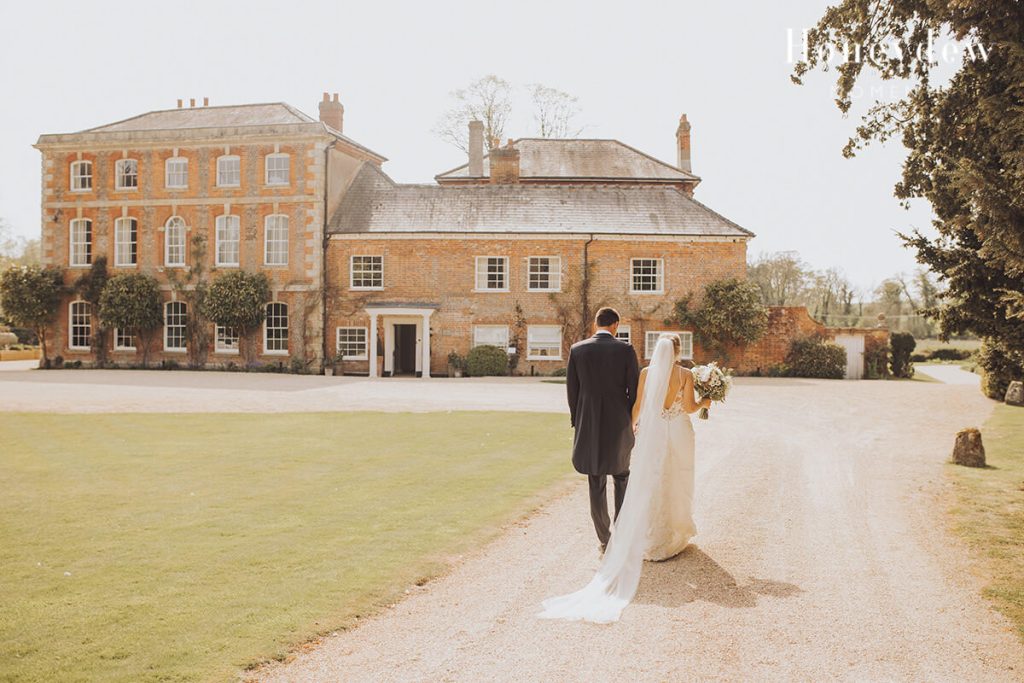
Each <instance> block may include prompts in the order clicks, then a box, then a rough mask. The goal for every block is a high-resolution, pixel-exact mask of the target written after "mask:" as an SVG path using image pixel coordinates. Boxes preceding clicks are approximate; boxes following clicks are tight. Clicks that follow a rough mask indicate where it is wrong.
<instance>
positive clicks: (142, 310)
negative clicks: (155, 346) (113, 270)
mask: <svg viewBox="0 0 1024 683" xmlns="http://www.w3.org/2000/svg"><path fill="white" fill-rule="evenodd" d="M99 317H100V320H101V321H102V322H103V325H104V326H105V327H107V328H112V327H116V328H117V329H119V330H121V331H122V332H125V333H127V334H132V335H135V338H136V339H137V343H138V344H139V345H140V346H141V348H142V365H143V366H144V367H145V366H148V365H149V350H150V347H151V345H152V341H153V333H154V332H155V331H156V330H158V329H159V328H160V326H161V325H162V324H163V311H162V304H161V297H160V285H159V283H158V282H157V281H156V278H154V277H153V276H151V275H145V274H143V273H130V274H127V275H115V276H114V277H112V278H110V279H109V280H107V284H106V285H105V286H104V287H103V293H102V294H101V295H100V305H99Z"/></svg>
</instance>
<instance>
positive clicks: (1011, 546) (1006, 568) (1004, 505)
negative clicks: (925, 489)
mask: <svg viewBox="0 0 1024 683" xmlns="http://www.w3.org/2000/svg"><path fill="white" fill-rule="evenodd" d="M981 435H982V439H983V441H984V444H985V457H986V461H987V462H988V464H989V466H990V467H988V468H985V469H974V468H970V467H958V466H956V465H949V469H950V472H951V473H952V476H953V479H954V481H955V482H956V484H957V493H958V496H957V498H958V504H957V506H956V507H955V508H954V510H953V514H954V520H955V521H954V523H955V526H956V530H957V531H958V532H959V533H960V534H962V535H963V536H964V538H966V539H967V541H968V543H970V545H971V547H972V548H973V549H974V550H975V551H976V552H977V553H978V554H979V555H980V556H981V557H982V558H983V561H984V563H985V565H986V568H987V574H988V576H989V577H990V578H991V581H990V583H989V585H988V586H987V587H986V589H985V595H986V597H988V598H990V599H991V600H992V601H993V602H994V604H995V606H996V607H997V608H998V609H999V610H1000V611H1002V612H1003V613H1004V614H1006V615H1007V616H1008V617H1009V618H1010V619H1011V620H1012V621H1013V622H1014V623H1015V624H1016V625H1017V629H1018V633H1019V634H1020V636H1021V638H1022V639H1024V561H1022V559H1021V558H1022V557H1024V408H1018V407H1013V406H1007V405H1005V404H1000V405H997V406H996V409H995V412H994V413H993V414H992V417H991V418H989V420H988V421H987V422H986V423H985V425H984V426H983V427H982V428H981Z"/></svg>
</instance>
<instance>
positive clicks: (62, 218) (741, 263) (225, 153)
mask: <svg viewBox="0 0 1024 683" xmlns="http://www.w3.org/2000/svg"><path fill="white" fill-rule="evenodd" d="M343 117H344V108H343V106H342V104H341V103H340V102H339V100H338V96H337V94H334V96H333V97H330V96H328V94H327V93H324V97H323V100H322V101H321V102H320V104H319V119H313V118H312V117H309V116H307V115H306V114H303V113H302V112H301V111H298V110H297V109H295V108H293V107H291V106H289V105H287V104H283V103H274V104H252V105H240V106H207V104H206V103H205V101H204V103H203V104H202V105H200V106H196V105H195V101H194V100H193V101H192V102H191V103H190V105H189V106H183V103H182V101H180V100H179V101H178V107H177V108H175V109H170V110H164V111H153V112H149V113H147V114H142V115H140V116H136V117H134V118H130V119H125V120H123V121H119V122H116V123H112V124H108V125H105V126H100V127H97V128H91V129H88V130H85V131H82V132H78V133H69V134H54V135H43V136H41V137H40V138H39V140H38V142H37V144H36V145H35V146H36V148H37V149H39V150H40V152H41V153H42V164H43V187H42V249H43V261H44V263H45V264H47V265H52V266H57V267H60V268H62V269H63V270H64V271H65V273H66V282H67V283H68V284H70V283H72V282H73V281H74V280H75V279H76V278H77V277H78V276H79V275H80V274H81V273H82V272H83V271H85V270H87V269H89V268H90V267H91V264H92V263H93V261H94V260H95V259H96V258H98V257H99V256H106V258H107V260H108V266H109V272H110V274H111V275H116V274H119V273H131V272H144V273H149V274H152V275H154V276H155V277H156V278H157V279H158V281H159V282H160V284H161V288H162V290H163V292H164V296H165V302H164V325H163V329H162V331H161V333H160V334H159V335H157V341H156V343H155V344H154V345H153V348H152V349H151V352H150V358H151V359H155V360H172V359H173V360H177V361H178V362H179V363H182V364H184V362H185V358H186V357H187V352H188V348H187V346H188V335H187V333H186V321H187V320H188V316H189V314H190V311H189V310H188V303H187V301H185V300H182V299H183V297H182V296H181V295H180V292H182V291H183V290H182V287H181V285H180V284H179V285H177V286H175V285H174V282H175V281H176V280H180V277H181V276H182V275H184V274H185V273H186V271H187V270H188V268H189V266H190V265H192V264H193V263H194V262H195V258H196V256H197V255H198V254H193V253H192V252H193V248H194V244H196V241H195V239H194V238H195V236H196V235H202V236H204V237H205V242H206V245H207V248H206V250H205V256H204V258H205V260H206V264H205V265H206V266H207V268H208V269H209V277H210V278H216V277H217V275H218V274H220V273H223V272H227V271H232V270H237V269H242V270H246V271H250V272H256V271H260V272H264V273H266V274H267V276H268V277H269V278H270V281H271V287H272V297H271V300H270V301H268V302H267V310H266V313H267V316H266V322H265V323H264V325H263V329H262V335H261V339H259V340H258V342H257V343H258V345H259V349H258V353H257V358H258V359H259V360H260V361H261V362H264V363H278V362H285V363H286V364H287V363H289V362H291V360H292V359H299V360H301V361H302V362H304V363H306V364H307V366H308V367H310V368H312V369H314V370H319V369H320V367H321V366H323V365H329V364H332V363H333V364H334V365H337V364H338V363H340V364H341V369H342V370H344V371H345V372H351V373H362V374H368V375H369V376H371V377H373V376H378V375H384V376H392V375H414V374H415V375H417V376H430V375H431V374H434V375H440V374H446V373H447V372H448V356H449V354H450V353H451V352H455V353H458V354H460V355H463V356H464V355H465V354H467V353H468V352H469V350H470V349H471V348H472V347H473V346H476V345H480V344H493V345H496V346H499V347H502V348H506V349H508V350H509V351H510V352H514V353H515V354H516V355H515V357H516V359H517V365H516V372H517V373H519V374H534V373H536V374H549V373H551V372H552V371H554V370H556V369H558V368H561V367H563V366H564V365H565V362H566V359H567V349H568V347H569V346H570V345H571V344H572V343H573V342H575V341H577V339H578V338H580V337H581V335H583V334H585V332H584V330H585V328H586V326H587V323H589V321H586V320H583V319H582V311H592V310H595V309H596V307H598V306H601V305H610V306H614V307H615V308H617V309H618V310H619V312H620V313H621V314H622V316H623V321H622V324H621V326H620V331H619V335H620V336H621V337H622V338H623V339H625V340H627V341H629V342H631V343H632V344H633V345H634V347H635V348H636V349H637V352H638V354H639V355H640V356H641V358H643V357H645V356H649V354H650V352H651V349H652V346H653V340H655V339H656V338H657V334H658V333H659V332H661V331H663V330H665V329H666V325H665V322H664V321H665V319H666V317H667V316H668V315H669V314H670V313H671V311H672V307H673V304H674V302H675V301H676V300H677V299H679V298H680V297H681V296H683V295H685V294H687V293H690V292H693V293H695V294H698V295H699V293H700V292H701V291H702V290H703V287H704V285H705V284H707V283H709V282H711V281H713V280H717V279H721V278H726V277H740V278H742V277H744V276H745V273H746V243H747V240H749V239H751V237H753V233H751V232H749V231H748V230H745V229H743V228H741V227H740V226H738V225H736V224H735V223H733V222H731V221H729V220H727V219H726V218H723V217H722V216H720V215H719V214H717V213H715V212H714V211H712V210H711V209H709V208H708V207H706V206H704V205H703V204H701V203H700V202H698V201H696V200H695V199H694V198H693V194H694V189H695V187H696V186H697V184H698V183H699V182H700V178H699V177H698V176H696V175H694V174H693V173H692V171H691V167H690V124H689V123H688V122H687V120H686V116H685V115H684V116H683V117H681V119H680V122H679V127H678V130H677V132H676V142H677V149H678V158H677V160H676V164H675V165H673V164H670V163H666V162H664V161H660V160H658V159H655V158H653V157H651V156H649V155H647V154H644V153H643V152H641V151H639V150H637V149H634V148H632V147H630V146H629V145H626V144H624V143H622V142H619V141H618V140H597V139H570V140H554V139H536V138H522V139H518V140H509V141H508V142H507V143H506V144H505V145H496V146H494V148H493V149H492V150H491V151H490V152H487V151H486V149H485V145H484V139H483V127H482V125H481V124H480V123H479V122H472V123H470V125H469V131H468V133H469V154H468V159H467V163H465V164H463V165H462V166H459V167H458V168H455V169H452V170H450V171H446V172H443V173H440V174H439V175H437V176H436V177H435V179H434V180H435V181H436V182H435V183H431V184H401V183H396V182H395V181H393V180H392V179H391V178H389V177H388V175H387V174H386V173H385V172H384V170H383V169H382V164H383V163H384V162H385V161H386V159H385V157H384V156H382V155H381V154H379V153H377V152H375V151H373V150H370V149H368V148H367V147H365V146H363V145H361V144H359V143H357V142H355V141H354V140H352V139H351V138H349V137H347V136H346V135H345V134H344V133H343ZM96 324H97V321H96V317H95V315H94V311H92V310H91V309H90V305H89V303H87V302H85V301H82V300H79V299H77V298H75V297H71V298H70V299H68V300H67V301H65V302H64V304H63V309H62V313H61V314H60V315H59V316H58V318H57V323H56V325H55V327H56V329H55V335H54V336H53V339H54V340H55V346H54V349H53V350H52V351H53V352H54V353H56V354H60V355H62V356H63V357H64V358H65V359H66V360H76V359H80V360H84V361H86V362H89V361H91V360H92V359H93V355H92V350H91V343H92V332H93V327H94V326H95V325H96ZM680 331H681V332H683V338H684V347H685V349H684V350H685V353H686V354H687V355H688V356H690V357H692V356H693V355H694V353H695V351H696V352H697V354H698V355H699V354H700V350H699V349H694V345H693V341H692V335H691V334H690V331H687V330H680ZM210 332H211V334H212V338H213V341H212V343H211V348H210V350H209V355H208V357H207V364H208V365H210V366H214V367H216V366H218V365H223V364H226V363H228V362H231V359H232V357H233V356H236V355H237V354H238V335H237V334H236V333H235V332H234V331H233V330H231V329H230V328H228V329H225V328H222V327H216V328H215V329H211V330H210ZM108 343H109V345H110V346H109V349H108V350H109V354H108V355H109V357H110V359H111V360H112V361H113V362H115V363H122V364H129V363H132V362H137V359H138V357H139V356H141V350H140V349H137V348H136V342H135V339H134V338H133V337H132V336H131V335H130V334H128V333H126V332H124V331H121V330H114V331H113V333H112V334H111V335H109V339H108Z"/></svg>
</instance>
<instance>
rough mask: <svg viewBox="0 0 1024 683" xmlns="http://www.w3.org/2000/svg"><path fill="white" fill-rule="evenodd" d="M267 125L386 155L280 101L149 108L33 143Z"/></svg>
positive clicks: (165, 134) (369, 152)
mask: <svg viewBox="0 0 1024 683" xmlns="http://www.w3.org/2000/svg"><path fill="white" fill-rule="evenodd" d="M268 126H296V127H301V128H299V132H302V133H312V134H316V133H326V134H329V135H333V136H334V137H336V138H338V139H339V140H343V141H344V142H346V143H348V144H350V145H352V146H353V147H357V148H358V149H361V150H363V151H364V152H367V153H368V154H370V155H371V156H373V157H376V158H377V159H379V160H380V161H382V162H383V161H387V157H385V156H384V155H382V154H378V153H377V152H374V151H373V150H372V149H370V148H369V147H366V146H365V145H361V144H359V143H358V142H356V141H355V140H353V139H352V138H350V137H347V136H345V135H342V134H341V133H340V132H338V131H336V130H334V129H333V128H331V127H330V126H328V125H327V124H325V123H322V122H321V121H319V120H317V119H314V118H312V117H310V116H307V115H306V114H304V113H302V112H301V111H299V110H298V109H296V108H295V107H293V106H291V105H290V104H285V103H284V102H269V103H264V104H238V105H226V106H217V107H181V108H177V109H163V110H159V111H151V112H147V113H145V114H139V115H138V116H133V117H131V118H130V119H124V120H123V121H116V122H114V123H108V124H106V125H103V126H97V127H95V128H87V129H86V130H82V131H78V132H77V133H64V134H44V135H41V136H40V137H39V140H38V142H37V143H36V144H37V145H47V144H57V143H68V142H81V141H90V142H91V141H96V140H106V139H108V138H118V139H121V138H135V137H138V136H139V134H142V135H146V136H148V135H149V134H153V135H154V137H160V136H159V133H161V132H162V133H164V137H166V136H174V135H178V132H179V131H188V130H200V129H206V130H210V129H217V128H245V127H254V128H257V127H263V128H265V127H268Z"/></svg>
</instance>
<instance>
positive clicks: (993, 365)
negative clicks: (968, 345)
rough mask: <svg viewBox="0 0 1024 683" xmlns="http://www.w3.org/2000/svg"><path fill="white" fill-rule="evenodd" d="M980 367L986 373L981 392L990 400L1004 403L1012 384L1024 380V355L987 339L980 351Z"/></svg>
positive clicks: (983, 376) (982, 377) (983, 375)
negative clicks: (1007, 389) (1008, 388)
mask: <svg viewBox="0 0 1024 683" xmlns="http://www.w3.org/2000/svg"><path fill="white" fill-rule="evenodd" d="M978 365H979V366H980V367H981V369H982V370H983V371H984V373H983V374H982V376H981V391H982V393H983V394H985V395H986V396H988V397H989V398H993V399H995V400H997V401H1002V400H1003V397H1005V396H1006V388H1007V387H1008V386H1009V385H1010V382H1012V381H1015V380H1024V353H1021V352H1020V351H1011V350H1008V349H1006V348H1005V347H1003V346H1002V345H1000V344H999V343H998V342H994V341H993V340H991V339H986V340H985V341H984V342H983V343H982V345H981V348H980V349H979V350H978Z"/></svg>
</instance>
